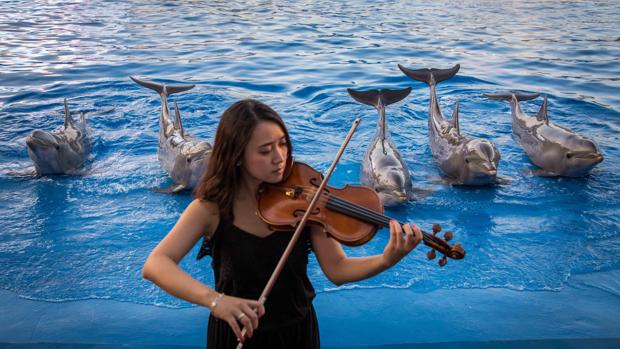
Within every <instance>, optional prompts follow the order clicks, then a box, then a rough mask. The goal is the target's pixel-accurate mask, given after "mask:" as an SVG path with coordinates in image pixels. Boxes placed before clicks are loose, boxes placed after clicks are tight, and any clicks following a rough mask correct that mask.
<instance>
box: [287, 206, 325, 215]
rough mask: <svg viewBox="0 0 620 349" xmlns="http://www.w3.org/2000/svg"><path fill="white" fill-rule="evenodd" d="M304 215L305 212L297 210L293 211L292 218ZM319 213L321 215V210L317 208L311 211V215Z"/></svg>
mask: <svg viewBox="0 0 620 349" xmlns="http://www.w3.org/2000/svg"><path fill="white" fill-rule="evenodd" d="M304 213H306V210H300V209H297V210H295V211H293V216H295V217H303V215H304ZM319 213H321V209H320V208H319V207H315V208H314V210H312V213H310V214H312V215H315V216H316V215H318V214H319Z"/></svg>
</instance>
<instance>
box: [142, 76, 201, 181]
mask: <svg viewBox="0 0 620 349" xmlns="http://www.w3.org/2000/svg"><path fill="white" fill-rule="evenodd" d="M130 78H131V80H133V81H134V82H136V83H137V84H140V85H142V86H144V87H146V88H150V89H151V90H154V91H157V92H158V93H159V95H160V96H161V114H160V116H159V147H158V149H157V158H158V159H159V162H160V163H161V165H162V166H163V168H164V169H165V170H166V172H167V173H168V174H169V175H170V177H171V178H172V181H173V185H172V186H171V187H170V188H167V189H157V191H160V192H165V193H176V192H179V191H183V190H191V189H193V188H194V187H195V186H196V185H197V184H198V181H199V180H200V177H202V174H203V173H204V172H205V170H206V168H207V165H208V160H209V155H210V154H211V149H212V146H211V144H210V143H209V142H207V141H204V140H199V139H197V138H194V137H192V136H191V135H190V134H188V133H186V132H185V129H184V128H183V123H182V121H181V114H180V112H179V106H178V105H177V103H176V102H175V103H174V107H175V119H172V118H171V117H170V110H169V107H168V96H169V95H171V94H173V93H178V92H183V91H187V90H190V89H192V88H193V87H194V86H195V85H165V84H158V83H155V82H151V81H145V80H140V79H138V78H136V77H133V76H130Z"/></svg>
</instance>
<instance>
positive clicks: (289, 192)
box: [286, 187, 303, 199]
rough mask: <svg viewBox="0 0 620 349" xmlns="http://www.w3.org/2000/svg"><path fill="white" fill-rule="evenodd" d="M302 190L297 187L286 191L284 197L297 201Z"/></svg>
mask: <svg viewBox="0 0 620 349" xmlns="http://www.w3.org/2000/svg"><path fill="white" fill-rule="evenodd" d="M302 192H303V190H302V189H301V188H299V187H295V188H292V189H289V190H287V191H286V196H288V197H289V198H293V199H297V198H299V196H300V195H301V193H302Z"/></svg>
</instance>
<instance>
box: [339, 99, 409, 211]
mask: <svg viewBox="0 0 620 349" xmlns="http://www.w3.org/2000/svg"><path fill="white" fill-rule="evenodd" d="M347 92H349V95H351V97H353V99H355V100H356V101H358V102H360V103H363V104H367V105H371V106H373V107H375V108H376V109H377V111H378V112H379V122H378V123H377V132H376V133H375V136H374V138H373V140H372V142H370V145H369V146H368V151H367V152H366V155H365V156H364V160H363V161H362V171H361V176H360V177H361V181H362V184H364V185H367V186H369V187H371V188H373V189H374V190H375V191H376V192H377V193H378V194H379V197H380V198H381V202H383V205H384V206H396V205H399V204H401V203H403V202H405V201H407V200H410V199H412V198H413V195H412V193H413V188H412V184H411V175H410V174H409V170H408V169H407V165H406V164H405V162H404V161H403V159H402V158H401V156H400V153H399V152H398V149H396V146H395V145H394V142H392V139H391V138H390V133H389V131H388V129H387V125H386V122H385V107H386V106H387V105H390V104H392V103H396V102H398V101H400V100H402V99H404V98H405V97H407V96H408V95H409V93H411V88H410V87H409V88H406V89H404V90H370V91H363V92H362V91H353V90H351V89H347Z"/></svg>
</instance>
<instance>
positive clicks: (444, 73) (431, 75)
mask: <svg viewBox="0 0 620 349" xmlns="http://www.w3.org/2000/svg"><path fill="white" fill-rule="evenodd" d="M398 68H399V69H400V70H401V71H402V72H403V73H405V75H407V76H408V77H410V78H412V79H413V80H418V81H422V82H425V83H426V84H427V85H429V86H430V85H436V84H438V83H440V82H442V81H444V80H448V79H450V78H451V77H453V76H454V75H456V73H457V72H458V71H459V69H461V65H460V64H457V65H455V66H454V67H452V68H449V69H436V68H432V69H428V68H425V69H416V70H413V69H407V68H405V67H403V66H402V65H400V64H399V65H398Z"/></svg>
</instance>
